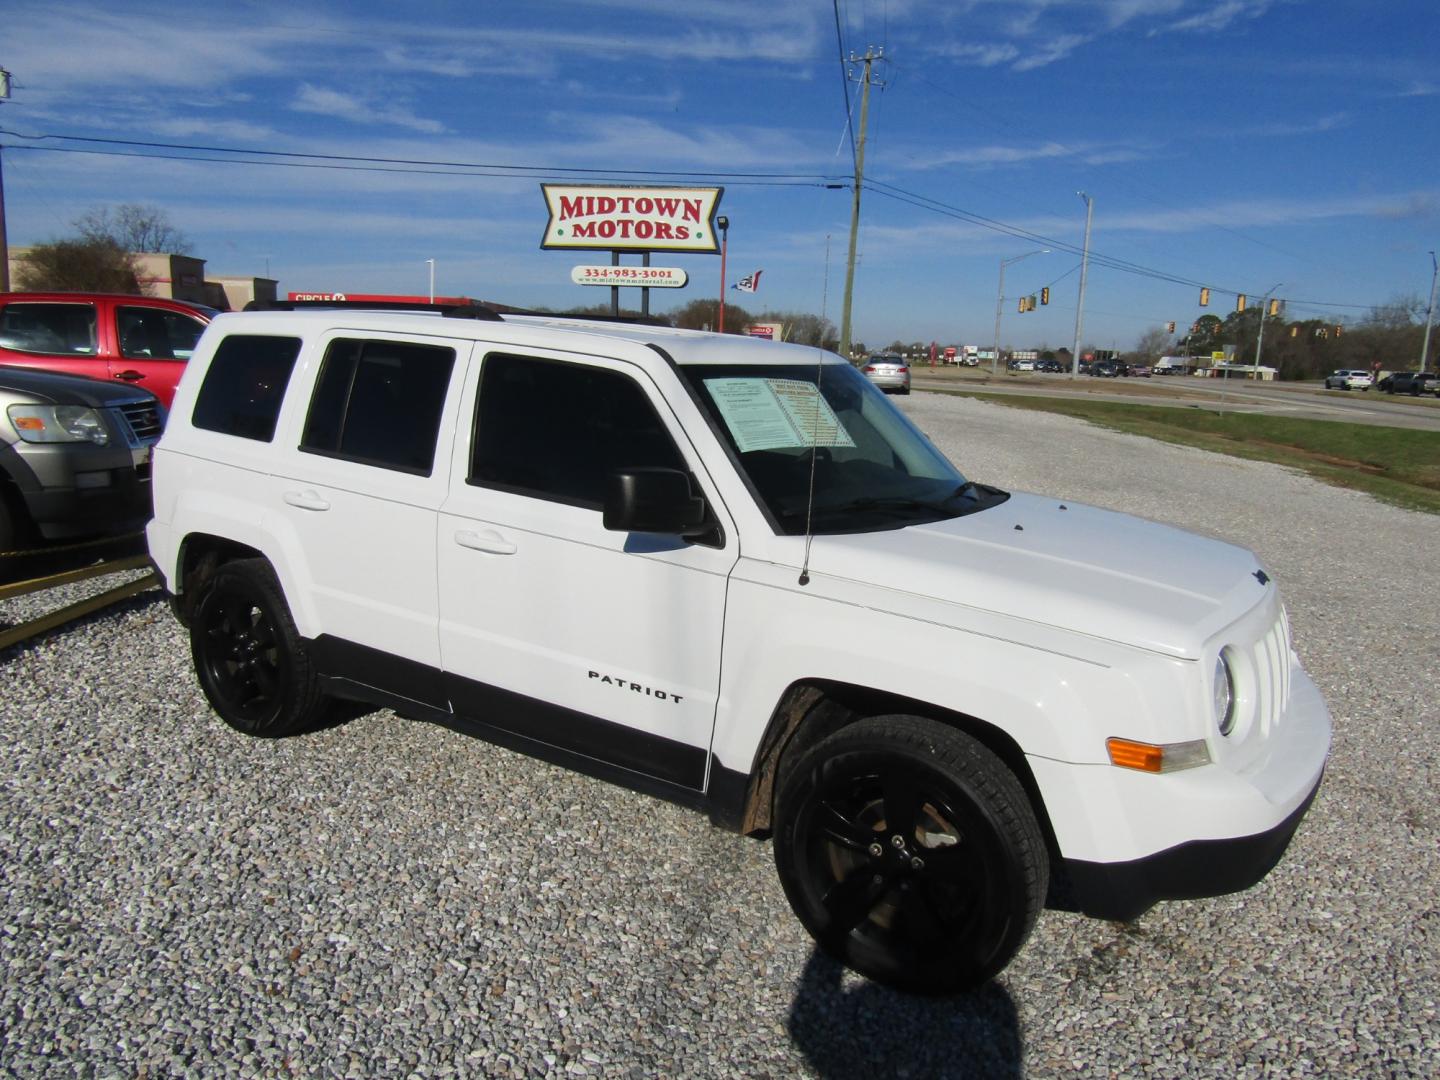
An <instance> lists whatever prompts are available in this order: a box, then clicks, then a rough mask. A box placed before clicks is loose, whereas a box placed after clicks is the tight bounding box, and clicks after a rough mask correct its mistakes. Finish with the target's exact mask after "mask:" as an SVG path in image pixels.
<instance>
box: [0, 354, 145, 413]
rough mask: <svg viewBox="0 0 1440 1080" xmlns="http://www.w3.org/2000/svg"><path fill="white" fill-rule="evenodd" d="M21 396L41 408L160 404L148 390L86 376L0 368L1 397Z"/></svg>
mask: <svg viewBox="0 0 1440 1080" xmlns="http://www.w3.org/2000/svg"><path fill="white" fill-rule="evenodd" d="M6 391H8V392H9V394H8V395H7V396H11V397H12V400H13V396H14V395H20V396H23V397H25V398H26V399H28V400H30V401H33V402H35V403H36V404H42V405H88V406H90V407H91V408H108V407H111V406H115V405H128V404H130V403H132V402H136V401H155V400H158V399H157V398H156V397H155V395H154V394H152V393H150V391H148V390H142V389H140V388H138V387H134V386H127V385H124V384H122V383H114V382H105V381H104V380H102V379H91V378H88V377H86V376H84V375H71V374H68V373H66V372H60V371H43V370H41V369H39V368H27V367H20V366H17V365H12V364H0V393H4V392H6Z"/></svg>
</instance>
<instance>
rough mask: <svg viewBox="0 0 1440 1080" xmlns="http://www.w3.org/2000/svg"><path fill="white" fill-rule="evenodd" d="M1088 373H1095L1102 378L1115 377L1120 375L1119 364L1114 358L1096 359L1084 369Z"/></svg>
mask: <svg viewBox="0 0 1440 1080" xmlns="http://www.w3.org/2000/svg"><path fill="white" fill-rule="evenodd" d="M1086 374H1088V375H1097V376H1099V377H1100V378H1102V379H1115V378H1119V376H1120V365H1119V364H1117V363H1116V362H1115V361H1114V360H1096V361H1095V362H1094V363H1092V364H1091V365H1090V367H1089V368H1088V369H1087V370H1086Z"/></svg>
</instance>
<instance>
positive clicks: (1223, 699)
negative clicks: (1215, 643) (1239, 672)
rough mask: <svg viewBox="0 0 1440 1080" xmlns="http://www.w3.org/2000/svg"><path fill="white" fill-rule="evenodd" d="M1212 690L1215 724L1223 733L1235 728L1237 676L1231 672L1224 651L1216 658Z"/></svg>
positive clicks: (1227, 733)
mask: <svg viewBox="0 0 1440 1080" xmlns="http://www.w3.org/2000/svg"><path fill="white" fill-rule="evenodd" d="M1211 692H1212V693H1213V695H1214V706H1215V726H1216V727H1217V728H1219V729H1220V734H1221V735H1229V734H1230V732H1232V731H1234V730H1235V676H1234V675H1232V674H1231V673H1230V661H1229V660H1227V659H1226V657H1225V654H1224V653H1223V652H1222V653H1221V654H1220V655H1219V656H1217V657H1216V658H1215V676H1214V679H1213V681H1212V688H1211Z"/></svg>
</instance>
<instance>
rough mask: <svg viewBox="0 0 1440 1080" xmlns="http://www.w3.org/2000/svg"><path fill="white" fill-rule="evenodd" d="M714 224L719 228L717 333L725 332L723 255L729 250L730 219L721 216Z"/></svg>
mask: <svg viewBox="0 0 1440 1080" xmlns="http://www.w3.org/2000/svg"><path fill="white" fill-rule="evenodd" d="M715 224H716V225H718V226H720V314H719V316H718V321H719V323H720V326H719V330H718V332H719V333H721V334H723V333H724V332H725V255H726V252H727V251H728V250H729V248H730V219H729V218H728V217H725V216H724V215H723V214H722V215H721V216H720V217H718V218H716V219H715Z"/></svg>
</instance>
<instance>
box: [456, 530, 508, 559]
mask: <svg viewBox="0 0 1440 1080" xmlns="http://www.w3.org/2000/svg"><path fill="white" fill-rule="evenodd" d="M455 543H457V544H459V545H460V546H461V547H464V548H470V549H471V550H473V551H486V552H489V553H490V554H491V555H514V554H515V552H516V551H517V550H518V549H517V548H516V547H515V544H514V543H513V542H511V541H509V540H506V539H505V538H504V537H503V536H501V535H500V534H499V533H497V532H496V531H495V530H494V529H486V530H485V531H484V532H479V533H476V532H470V531H469V530H465V529H462V530H461V531H460V532H457V533H456V534H455Z"/></svg>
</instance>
